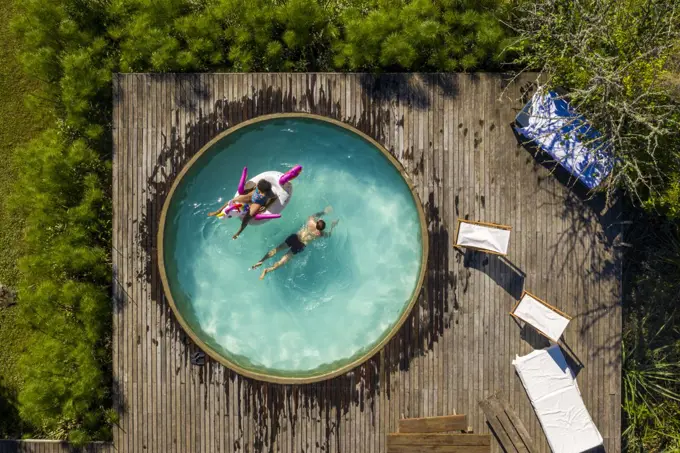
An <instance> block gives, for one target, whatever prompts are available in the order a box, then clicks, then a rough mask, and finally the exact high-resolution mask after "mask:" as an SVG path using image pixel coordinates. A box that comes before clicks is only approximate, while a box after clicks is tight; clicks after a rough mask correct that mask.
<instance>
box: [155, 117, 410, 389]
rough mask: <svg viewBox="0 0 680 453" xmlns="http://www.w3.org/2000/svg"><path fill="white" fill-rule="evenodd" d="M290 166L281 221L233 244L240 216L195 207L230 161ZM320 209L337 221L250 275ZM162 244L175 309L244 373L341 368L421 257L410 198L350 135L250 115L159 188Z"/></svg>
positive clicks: (316, 124)
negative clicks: (173, 183) (297, 169)
mask: <svg viewBox="0 0 680 453" xmlns="http://www.w3.org/2000/svg"><path fill="white" fill-rule="evenodd" d="M295 164H300V165H302V166H303V171H302V174H301V175H300V176H299V177H298V178H297V179H295V180H293V187H294V189H293V190H294V191H293V195H292V198H291V200H290V203H289V205H288V206H287V207H286V209H285V210H284V211H283V212H282V218H280V219H276V220H271V221H268V222H266V223H264V224H261V225H251V226H249V227H248V228H246V230H245V231H244V232H243V233H242V234H241V236H240V237H239V238H238V239H237V240H235V241H234V240H232V239H231V237H232V235H233V234H234V233H235V232H236V230H237V229H238V227H239V224H240V219H238V218H233V219H226V218H225V219H217V218H214V217H208V215H207V214H208V212H210V211H213V210H216V209H218V208H219V207H220V206H221V205H222V204H223V203H224V202H225V201H226V200H228V199H230V198H231V197H232V196H233V194H234V192H235V190H236V186H237V184H238V180H239V177H240V175H241V170H242V168H243V167H244V166H247V167H248V173H249V177H252V176H255V175H257V174H259V173H261V172H264V171H269V170H275V171H280V172H282V173H283V172H285V171H287V170H288V169H290V168H292V167H293V166H294V165H295ZM329 205H330V206H332V208H333V212H332V213H331V214H329V215H327V216H325V217H324V218H325V220H326V221H327V223H328V227H330V223H331V221H333V220H335V219H339V220H340V222H339V224H338V226H337V228H336V229H335V231H334V233H333V235H332V236H331V237H330V238H323V239H319V240H317V241H315V242H312V243H311V244H310V245H309V246H308V247H307V248H306V249H305V250H304V251H302V252H301V253H300V254H298V255H296V256H295V257H294V259H293V260H292V261H290V262H289V263H288V264H286V265H285V266H283V267H281V268H280V269H278V270H276V271H275V272H272V273H270V274H268V275H267V276H266V278H265V279H264V280H263V281H261V280H259V278H258V277H259V275H260V271H259V270H252V271H251V270H249V268H250V266H251V265H253V264H254V263H255V262H257V261H258V260H259V259H260V258H261V257H262V256H263V255H264V254H265V253H266V252H267V251H268V250H270V249H272V248H274V247H276V246H277V245H279V244H280V243H282V242H283V241H284V240H285V238H286V237H287V236H288V235H289V234H291V233H295V232H296V231H298V230H299V229H300V228H301V227H302V225H303V224H304V223H305V221H306V219H307V217H308V216H309V215H312V214H313V213H315V212H318V211H322V210H323V209H324V207H326V206H329ZM163 245H164V247H163V253H164V261H165V269H166V273H167V279H168V285H169V289H170V291H171V293H172V296H173V299H174V301H175V305H176V308H177V309H178V310H179V311H180V312H181V314H182V317H183V318H184V319H185V321H186V322H187V323H188V324H189V326H190V327H191V329H192V330H193V331H194V333H195V334H196V335H197V336H198V337H199V338H200V339H201V340H202V341H203V342H205V343H206V344H208V345H209V346H210V347H211V348H212V349H213V350H214V351H216V352H217V353H219V354H221V355H222V356H224V357H225V358H227V359H228V360H229V361H231V362H233V363H235V364H237V365H239V366H241V367H243V368H245V369H247V370H250V371H253V372H257V373H264V374H267V375H270V376H281V377H303V378H304V377H310V376H315V375H320V374H325V373H327V372H330V371H332V370H334V369H338V368H340V367H342V366H344V365H346V364H347V363H349V362H351V361H353V360H355V359H356V358H357V357H360V356H361V355H363V354H365V353H366V352H368V351H369V350H370V349H371V348H372V347H373V346H375V345H376V344H377V343H378V342H379V341H380V340H381V339H382V338H383V337H384V336H385V335H387V334H388V333H389V331H390V330H391V328H392V327H393V326H394V325H395V323H396V322H397V321H398V319H399V317H400V316H401V314H402V313H403V311H404V310H405V309H406V308H407V306H408V303H409V301H410V299H411V295H412V293H413V292H414V290H415V288H416V285H417V282H418V278H419V274H420V266H421V258H422V253H423V248H422V243H421V231H420V222H419V216H418V211H417V209H416V205H415V201H414V199H413V196H412V194H411V192H410V190H409V188H408V186H407V184H406V182H405V181H404V179H403V178H402V176H401V175H400V173H399V172H398V170H397V169H396V168H395V167H394V166H393V165H392V164H391V163H390V162H389V160H388V159H387V158H386V157H385V156H383V155H382V153H381V152H380V151H379V150H378V149H376V148H375V147H374V146H373V145H372V144H371V143H370V142H368V141H366V140H365V139H363V138H362V137H361V136H359V135H357V134H355V133H353V132H351V131H349V130H347V129H345V128H342V127H339V126H336V125H334V124H331V123H327V122H324V121H320V120H315V119H309V118H304V119H303V118H279V119H270V120H266V121H262V122H259V123H255V124H252V125H250V126H246V127H244V128H242V129H239V130H237V131H235V132H233V133H231V134H229V135H227V136H225V137H224V138H223V139H222V140H220V141H219V142H218V143H217V144H215V145H213V146H212V147H211V148H210V149H209V150H207V151H206V152H205V153H204V154H203V155H202V156H201V157H200V158H199V160H197V161H196V162H195V163H194V164H193V166H192V167H191V168H190V169H189V171H188V172H187V173H186V174H185V176H184V177H183V179H182V180H181V181H180V183H179V185H178V186H177V188H176V190H175V192H174V194H173V196H172V199H171V201H170V204H169V207H168V213H167V217H166V223H165V232H164V238H163ZM282 256H283V253H282V254H281V255H279V256H278V257H279V258H280V257H282ZM274 262H275V260H272V261H269V262H268V263H266V264H269V265H271V264H273V263H274Z"/></svg>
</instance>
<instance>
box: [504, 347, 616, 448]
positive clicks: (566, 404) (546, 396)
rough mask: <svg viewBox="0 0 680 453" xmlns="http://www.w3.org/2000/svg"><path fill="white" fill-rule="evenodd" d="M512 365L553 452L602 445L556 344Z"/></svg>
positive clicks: (519, 359) (598, 433) (600, 438)
mask: <svg viewBox="0 0 680 453" xmlns="http://www.w3.org/2000/svg"><path fill="white" fill-rule="evenodd" d="M512 364H513V365H514V366H515V369H516V370H517V374H518V375H519V378H520V380H521V381H522V384H523V385H524V388H525V389H526V391H527V395H528V396H529V400H530V401H531V404H532V406H533V407H534V411H536V416H537V417H538V420H539V421H540V422H541V426H542V427H543V432H544V433H545V437H546V438H547V439H548V444H550V448H551V449H552V451H553V452H555V453H581V452H584V451H587V450H590V449H591V448H595V447H598V446H600V445H602V436H601V435H600V432H599V431H598V430H597V427H596V426H595V423H593V419H592V418H591V417H590V413H588V409H586V406H585V404H584V403H583V398H582V397H581V392H580V390H579V388H578V384H577V383H576V378H575V377H574V374H573V372H572V371H571V368H569V365H567V361H566V360H565V358H564V355H563V354H562V350H561V349H560V347H559V346H558V345H553V346H551V347H549V348H546V349H539V350H536V351H534V352H532V353H530V354H527V355H525V356H523V357H519V356H517V357H516V358H515V360H513V361H512Z"/></svg>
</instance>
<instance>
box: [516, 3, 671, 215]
mask: <svg viewBox="0 0 680 453" xmlns="http://www.w3.org/2000/svg"><path fill="white" fill-rule="evenodd" d="M513 15H514V20H513V26H514V28H515V30H516V31H517V33H518V35H519V38H518V40H517V41H516V43H515V45H514V46H513V49H515V50H517V51H518V52H520V57H519V58H518V59H517V63H518V64H520V65H522V66H524V67H529V68H534V69H539V70H541V71H542V75H543V80H544V81H545V83H547V84H548V85H549V86H552V87H562V88H565V89H566V91H567V92H568V93H569V99H570V102H571V103H572V105H574V106H575V107H576V109H577V110H578V111H579V112H580V113H582V114H584V115H585V116H586V117H587V118H588V119H589V120H590V121H591V122H592V123H593V124H594V125H595V127H596V128H597V129H599V130H600V131H601V132H603V133H605V134H606V136H607V137H608V139H609V143H610V144H611V145H612V148H611V149H612V150H613V152H614V154H615V156H616V157H617V158H618V159H617V165H616V167H615V170H614V172H613V173H612V176H611V178H610V183H611V184H610V185H609V188H610V189H611V191H614V190H617V189H619V188H621V187H623V188H624V189H626V191H627V193H628V195H629V196H631V198H633V199H634V200H635V201H637V202H638V203H640V204H641V205H643V206H645V207H646V208H648V209H650V210H659V211H660V212H664V213H666V214H668V215H670V216H675V217H676V218H677V216H680V198H678V193H679V189H678V182H677V181H678V177H679V176H680V96H678V95H677V93H678V91H676V90H674V89H673V88H672V85H673V83H672V81H674V80H675V81H676V87H677V86H680V85H678V84H677V78H678V74H680V71H678V65H677V59H675V58H674V55H678V46H677V44H676V43H678V42H680V3H678V2H677V1H670V2H669V1H667V0H623V1H622V0H521V1H520V2H519V5H518V7H517V8H516V9H515V11H514V13H513Z"/></svg>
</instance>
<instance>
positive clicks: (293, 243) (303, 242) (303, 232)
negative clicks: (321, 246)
mask: <svg viewBox="0 0 680 453" xmlns="http://www.w3.org/2000/svg"><path fill="white" fill-rule="evenodd" d="M331 211H332V209H331V207H330V206H328V207H326V209H324V210H323V211H322V212H318V213H316V214H314V215H313V216H309V218H308V219H307V223H306V224H305V226H304V227H302V228H301V229H300V230H299V231H298V232H297V233H295V234H291V235H290V236H288V237H287V238H286V240H285V242H283V243H282V244H281V245H279V246H278V247H276V248H275V249H272V250H270V251H269V252H267V254H266V255H265V256H264V257H263V258H262V259H261V260H260V261H258V262H257V263H255V264H254V265H253V267H252V269H255V268H258V267H260V266H262V264H263V263H264V262H265V260H266V259H268V258H272V257H273V256H274V255H276V254H277V253H279V252H280V251H282V250H284V249H286V248H289V249H290V250H289V251H288V253H286V254H285V255H284V256H283V258H281V259H280V260H279V261H277V262H276V264H274V265H273V266H272V267H269V268H267V269H265V270H264V271H262V274H261V275H260V280H262V279H264V276H265V275H267V274H268V273H269V272H271V271H274V270H276V269H278V268H279V267H281V266H283V265H284V264H286V263H287V262H288V260H289V259H290V258H292V257H293V256H294V255H297V254H298V253H300V252H301V251H303V250H304V249H305V247H306V246H307V245H309V243H311V242H312V241H315V240H316V239H319V238H321V237H329V236H330V235H331V233H333V229H334V228H335V226H336V225H337V224H338V222H339V220H335V221H333V223H332V224H331V230H330V231H329V232H328V233H324V229H325V228H326V222H324V221H323V220H321V219H320V217H321V216H322V215H324V214H328V213H330V212H331Z"/></svg>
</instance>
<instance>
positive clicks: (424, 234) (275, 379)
mask: <svg viewBox="0 0 680 453" xmlns="http://www.w3.org/2000/svg"><path fill="white" fill-rule="evenodd" d="M277 118H311V119H315V120H319V121H324V122H326V123H330V124H333V125H336V126H338V127H342V128H344V129H346V130H348V131H350V132H353V133H354V134H357V135H358V136H360V137H361V138H363V139H364V140H366V141H367V142H369V143H370V144H372V145H373V146H374V147H375V148H377V149H378V150H379V151H380V152H381V153H382V154H383V156H385V157H386V158H387V159H388V160H389V162H390V163H391V164H392V165H393V166H394V167H395V168H396V169H397V171H398V172H399V174H400V175H401V177H402V178H403V180H404V181H405V182H406V184H407V185H408V188H409V191H410V192H411V196H412V197H413V201H414V203H415V205H416V211H417V212H418V220H419V223H420V236H421V244H422V255H421V261H420V272H419V275H418V281H417V283H416V286H415V288H414V289H413V292H412V293H411V298H410V300H409V302H408V304H407V305H406V308H405V310H403V312H402V314H401V316H400V317H399V319H398V320H397V322H396V324H394V326H393V327H392V329H391V330H390V331H389V333H388V334H387V335H386V336H385V337H383V339H382V340H381V341H379V342H378V343H377V344H376V345H375V346H373V347H372V348H371V349H370V350H369V351H368V352H367V353H366V354H363V355H362V356H361V357H359V358H357V359H355V360H353V361H352V362H349V363H348V364H346V365H344V366H342V367H340V368H338V369H336V370H333V371H329V372H326V373H321V374H318V375H313V376H307V377H283V376H276V375H273V374H266V373H259V372H256V371H252V370H248V369H246V368H243V367H241V366H240V365H238V364H236V363H234V362H232V361H231V360H229V359H227V358H226V357H224V356H223V355H221V354H220V353H218V352H217V351H215V350H214V349H213V348H211V347H210V346H209V345H208V344H206V343H205V342H204V341H203V340H201V339H200V338H199V337H198V336H197V335H196V334H195V333H194V331H193V330H192V329H191V327H190V326H189V324H188V323H187V322H186V320H185V319H184V317H183V316H182V314H181V313H180V311H179V309H178V308H177V306H176V305H175V300H174V298H173V297H172V293H171V291H170V286H169V284H168V277H167V274H166V272H165V259H164V242H163V238H164V234H165V220H166V217H167V212H168V208H169V206H170V201H171V200H172V197H173V195H174V193H175V190H176V189H177V187H178V185H179V183H180V182H181V181H182V179H183V178H184V176H185V175H186V173H187V172H188V171H189V169H190V168H191V167H192V166H193V165H194V164H195V163H196V161H198V160H199V159H200V158H201V156H202V155H203V154H205V152H206V151H207V150H208V149H210V148H211V147H212V146H213V145H215V144H216V143H217V142H219V141H220V140H222V139H223V138H224V137H226V136H227V135H230V134H232V133H234V132H236V131H238V130H239V129H241V128H244V127H247V126H250V125H252V124H255V123H259V122H263V121H267V120H272V119H277ZM156 243H157V244H158V247H157V259H158V261H157V262H158V271H159V274H160V277H161V284H162V286H163V294H164V295H165V298H166V299H167V301H168V303H169V305H170V309H171V310H172V312H173V314H174V315H175V318H176V319H177V321H178V322H179V324H180V325H181V326H182V329H183V330H184V332H186V334H187V335H189V337H190V338H191V339H192V341H193V342H194V343H195V344H196V345H197V346H198V347H200V348H201V349H202V350H203V351H205V352H206V353H207V354H208V355H209V356H210V357H211V358H212V359H214V360H216V361H218V362H219V363H221V364H222V365H224V366H226V367H227V368H229V369H231V370H233V371H235V372H236V373H238V374H240V375H242V376H245V377H248V378H251V379H256V380H259V381H264V382H270V383H274V384H312V383H315V382H321V381H325V380H328V379H332V378H334V377H337V376H340V375H342V374H345V373H347V372H349V371H351V370H353V369H354V368H356V367H358V366H359V365H361V364H363V363H364V362H366V361H368V360H369V359H370V358H371V357H373V356H374V355H376V354H377V353H379V352H380V350H381V349H383V348H384V347H385V345H386V344H387V343H388V342H389V341H390V340H391V339H392V338H393V337H394V336H395V335H396V334H397V332H398V331H399V329H401V327H402V326H403V324H404V322H406V319H408V317H409V316H410V314H411V311H412V310H413V307H414V306H415V304H416V302H417V301H418V299H419V298H420V293H421V291H422V287H423V283H424V281H425V275H426V273H427V262H428V255H429V233H428V230H427V221H426V218H425V210H424V208H423V205H422V202H421V200H420V197H419V196H418V194H417V193H416V190H415V185H414V184H413V182H412V180H411V177H410V176H409V175H408V173H406V171H405V170H404V167H403V166H402V165H401V163H400V162H399V161H398V160H397V159H396V158H395V157H394V156H392V154H390V152H389V151H388V150H387V149H386V148H385V147H384V146H383V145H382V144H380V143H378V142H377V141H376V140H374V139H373V138H372V137H370V136H368V135H367V134H365V133H363V132H361V131H360V130H358V129H357V128H355V127H353V126H350V125H348V124H346V123H343V122H341V121H338V120H335V119H333V118H329V117H325V116H322V115H316V114H311V113H274V114H268V115H261V116H258V117H255V118H252V119H249V120H247V121H243V122H241V123H239V124H236V125H234V126H233V127H230V128H229V129H227V130H225V131H224V132H221V133H219V134H217V135H216V136H215V137H213V138H212V140H210V141H209V142H208V143H206V144H205V146H203V147H202V148H201V149H200V150H199V151H198V152H197V153H196V154H195V155H194V156H193V157H192V158H191V159H190V160H189V161H188V162H187V163H186V164H185V165H184V167H182V170H181V171H180V172H179V173H178V174H177V176H175V179H174V181H173V183H172V186H171V187H170V190H169V191H168V194H167V196H166V198H165V200H164V201H163V208H162V210H161V215H160V219H159V225H158V234H157V242H156Z"/></svg>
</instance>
